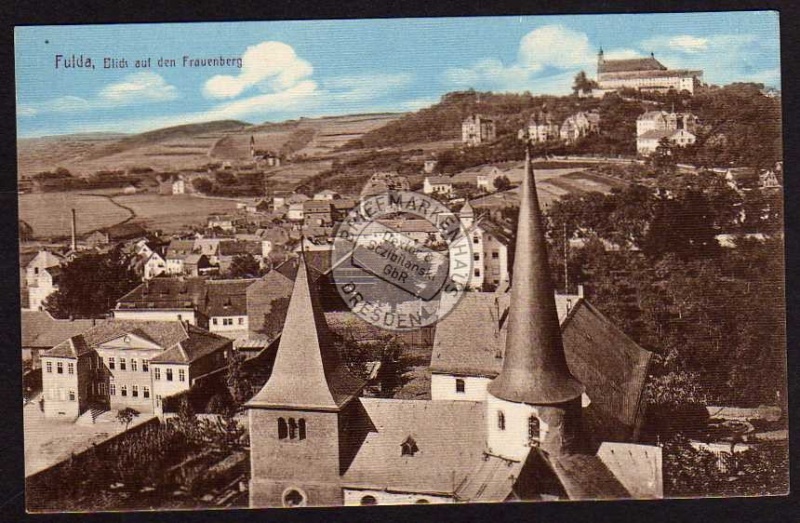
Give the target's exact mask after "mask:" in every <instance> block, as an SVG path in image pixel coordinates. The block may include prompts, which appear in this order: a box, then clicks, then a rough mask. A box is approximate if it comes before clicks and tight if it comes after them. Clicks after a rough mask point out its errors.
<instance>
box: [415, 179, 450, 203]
mask: <svg viewBox="0 0 800 523" xmlns="http://www.w3.org/2000/svg"><path fill="white" fill-rule="evenodd" d="M422 192H423V193H425V194H439V195H442V196H447V197H448V198H449V197H450V196H452V195H453V181H452V179H451V178H449V177H447V176H426V177H425V181H424V182H423V185H422Z"/></svg>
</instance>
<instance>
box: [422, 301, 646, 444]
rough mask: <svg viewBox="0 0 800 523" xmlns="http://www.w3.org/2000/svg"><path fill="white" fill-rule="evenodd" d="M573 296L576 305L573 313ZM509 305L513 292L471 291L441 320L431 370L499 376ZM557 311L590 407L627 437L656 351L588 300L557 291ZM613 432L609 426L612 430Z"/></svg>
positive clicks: (635, 424) (571, 363)
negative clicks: (651, 349)
mask: <svg viewBox="0 0 800 523" xmlns="http://www.w3.org/2000/svg"><path fill="white" fill-rule="evenodd" d="M495 298H497V299H498V302H499V303H498V304H497V305H495ZM569 300H571V301H572V306H571V309H570V312H569V313H567V303H568V301H569ZM508 303H509V296H508V294H507V293H504V294H499V295H498V294H496V293H482V292H469V293H465V294H464V297H463V298H462V300H461V301H460V302H459V303H458V305H457V306H456V307H455V308H454V309H453V311H452V312H451V313H450V314H449V315H448V316H446V317H445V318H444V319H443V320H442V321H440V322H439V323H438V324H437V327H436V334H435V338H434V342H433V351H432V354H431V366H430V369H431V372H432V373H434V374H454V375H463V376H485V377H489V378H494V377H496V376H497V375H498V373H499V372H500V369H501V368H502V364H503V353H504V347H505V341H506V340H505V338H506V329H507V325H506V322H505V319H506V318H505V314H506V312H507V311H506V309H507V308H508ZM556 311H557V313H558V316H559V323H560V324H561V335H562V339H563V343H564V351H565V353H566V358H567V364H568V366H569V369H570V371H571V372H572V374H573V375H574V376H575V377H576V378H577V379H578V380H580V381H581V382H582V383H583V385H584V386H585V387H586V393H587V395H588V396H589V398H590V399H591V401H592V404H591V405H590V407H589V409H590V410H592V411H593V415H596V416H598V417H599V418H600V419H604V420H606V422H607V423H608V422H609V420H613V422H614V423H615V424H617V425H620V424H621V426H622V428H621V429H620V431H617V432H616V433H615V434H616V435H615V438H617V439H627V437H628V435H629V434H630V432H631V431H635V430H636V429H637V427H638V426H639V425H640V424H641V421H642V416H643V410H642V408H643V407H642V404H641V396H642V391H643V390H644V383H645V379H646V378H647V369H648V367H649V364H650V359H651V358H652V353H651V352H649V351H646V350H644V349H643V348H641V347H639V346H638V345H637V344H636V343H635V342H634V341H633V340H631V339H630V338H629V337H628V336H626V335H625V334H624V333H623V332H622V331H621V330H620V329H619V328H617V327H616V326H615V325H614V324H613V323H612V322H611V321H610V320H609V319H608V318H606V317H605V316H603V314H602V313H600V311H598V310H597V309H595V308H594V307H593V306H592V305H591V304H590V303H588V302H587V301H586V300H585V299H578V297H577V296H562V295H556ZM498 316H499V327H498V326H497V325H498V319H497V318H498ZM608 424H610V423H608ZM623 429H624V430H623ZM612 432H615V431H612V430H610V429H609V434H610V433H612Z"/></svg>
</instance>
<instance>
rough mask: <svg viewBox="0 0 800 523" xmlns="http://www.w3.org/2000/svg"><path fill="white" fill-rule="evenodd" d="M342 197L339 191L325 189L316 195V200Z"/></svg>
mask: <svg viewBox="0 0 800 523" xmlns="http://www.w3.org/2000/svg"><path fill="white" fill-rule="evenodd" d="M341 197H342V196H341V195H340V194H339V193H338V192H336V191H332V190H330V189H324V190H322V191H320V192H318V193H316V194H315V195H314V199H315V200H338V199H339V198H341Z"/></svg>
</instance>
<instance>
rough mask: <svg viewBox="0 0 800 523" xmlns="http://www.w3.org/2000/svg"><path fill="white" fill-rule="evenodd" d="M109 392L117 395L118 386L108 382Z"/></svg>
mask: <svg viewBox="0 0 800 523" xmlns="http://www.w3.org/2000/svg"><path fill="white" fill-rule="evenodd" d="M108 394H109V396H116V395H117V386H116V385H114V384H113V383H109V384H108Z"/></svg>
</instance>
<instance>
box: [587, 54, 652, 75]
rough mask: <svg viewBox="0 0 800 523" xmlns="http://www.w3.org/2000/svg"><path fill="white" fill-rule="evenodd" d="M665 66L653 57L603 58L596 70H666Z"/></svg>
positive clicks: (611, 71) (608, 71) (601, 72)
mask: <svg viewBox="0 0 800 523" xmlns="http://www.w3.org/2000/svg"><path fill="white" fill-rule="evenodd" d="M666 70H667V68H666V67H665V66H664V65H663V64H662V63H661V62H659V61H658V60H656V59H655V58H654V57H652V56H649V57H647V58H629V59H625V60H605V61H603V62H601V63H600V64H599V65H598V66H597V72H598V73H600V74H603V73H623V72H632V71H666Z"/></svg>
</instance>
